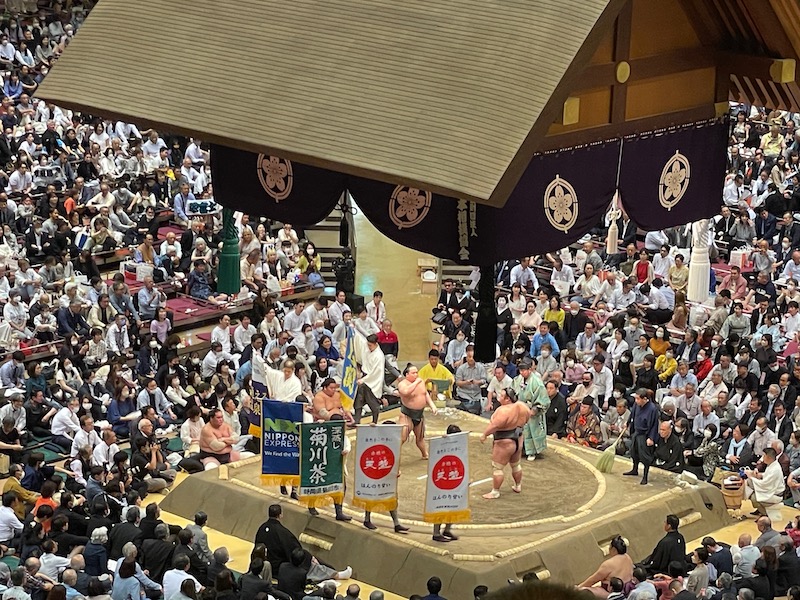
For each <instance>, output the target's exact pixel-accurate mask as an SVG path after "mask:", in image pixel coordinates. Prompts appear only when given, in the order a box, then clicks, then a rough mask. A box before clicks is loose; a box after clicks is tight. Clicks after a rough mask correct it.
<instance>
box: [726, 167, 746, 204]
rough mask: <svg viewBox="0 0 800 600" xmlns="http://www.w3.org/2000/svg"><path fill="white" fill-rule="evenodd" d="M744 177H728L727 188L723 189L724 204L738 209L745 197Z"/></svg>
mask: <svg viewBox="0 0 800 600" xmlns="http://www.w3.org/2000/svg"><path fill="white" fill-rule="evenodd" d="M743 185H744V177H743V176H742V175H741V174H740V173H737V174H736V175H728V176H727V177H726V182H725V187H724V188H723V189H722V203H723V204H724V205H725V206H729V207H731V208H738V207H739V202H741V200H742V196H743V195H744V190H743V187H742V186H743Z"/></svg>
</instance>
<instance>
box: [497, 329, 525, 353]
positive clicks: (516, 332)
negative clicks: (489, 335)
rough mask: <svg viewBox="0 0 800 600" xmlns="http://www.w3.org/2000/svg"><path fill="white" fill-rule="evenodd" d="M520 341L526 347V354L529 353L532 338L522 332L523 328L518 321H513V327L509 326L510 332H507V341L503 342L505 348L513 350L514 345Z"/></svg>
mask: <svg viewBox="0 0 800 600" xmlns="http://www.w3.org/2000/svg"><path fill="white" fill-rule="evenodd" d="M517 342H519V343H520V344H522V346H523V347H524V348H525V354H527V353H528V351H529V350H530V347H531V340H530V339H529V338H528V336H527V335H525V334H524V333H522V329H521V328H520V326H519V324H518V323H512V324H511V327H509V331H508V333H506V337H505V342H504V343H503V350H511V351H512V352H513V351H514V346H515V345H516V344H517Z"/></svg>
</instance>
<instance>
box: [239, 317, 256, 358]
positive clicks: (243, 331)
mask: <svg viewBox="0 0 800 600" xmlns="http://www.w3.org/2000/svg"><path fill="white" fill-rule="evenodd" d="M256 333H258V332H257V330H256V328H255V327H253V325H251V324H250V315H246V314H245V315H243V316H242V319H241V321H240V322H239V324H238V325H237V326H236V329H234V330H233V346H234V348H236V352H242V351H243V350H244V348H245V346H247V345H248V344H249V343H250V341H251V338H252V337H253V336H254V335H255V334H256Z"/></svg>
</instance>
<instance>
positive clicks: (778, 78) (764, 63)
mask: <svg viewBox="0 0 800 600" xmlns="http://www.w3.org/2000/svg"><path fill="white" fill-rule="evenodd" d="M717 56H718V62H717V65H718V68H721V69H722V70H723V71H725V72H727V73H729V74H734V75H741V76H743V77H750V78H752V79H762V80H764V81H774V82H775V83H790V82H792V81H794V80H795V76H796V73H797V62H796V61H795V60H794V59H793V58H770V57H768V56H753V55H750V54H739V53H733V52H720V53H719V54H718V55H717Z"/></svg>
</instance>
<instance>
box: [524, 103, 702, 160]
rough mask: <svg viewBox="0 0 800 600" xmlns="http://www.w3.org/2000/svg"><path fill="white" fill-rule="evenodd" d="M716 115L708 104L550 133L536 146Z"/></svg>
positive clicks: (585, 140)
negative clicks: (597, 125) (620, 121)
mask: <svg viewBox="0 0 800 600" xmlns="http://www.w3.org/2000/svg"><path fill="white" fill-rule="evenodd" d="M715 116H716V111H715V108H714V105H713V104H708V105H704V106H698V107H696V108H690V109H687V110H681V111H677V112H672V113H665V114H663V115H657V116H654V117H646V118H643V119H635V120H633V121H626V122H625V123H609V124H608V125H601V126H599V127H592V128H590V129H581V130H579V131H570V132H567V133H559V134H555V135H549V136H547V137H546V138H545V139H544V140H542V142H541V143H540V144H539V145H538V147H537V148H536V151H537V152H544V151H547V150H558V149H559V148H568V147H570V146H576V145H579V144H590V143H593V142H600V141H603V140H608V139H611V138H614V137H618V136H621V135H630V134H633V133H640V132H643V131H649V130H651V129H660V128H662V127H669V126H671V125H683V124H686V123H691V122H693V121H700V120H703V119H713V118H714V117H715Z"/></svg>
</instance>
